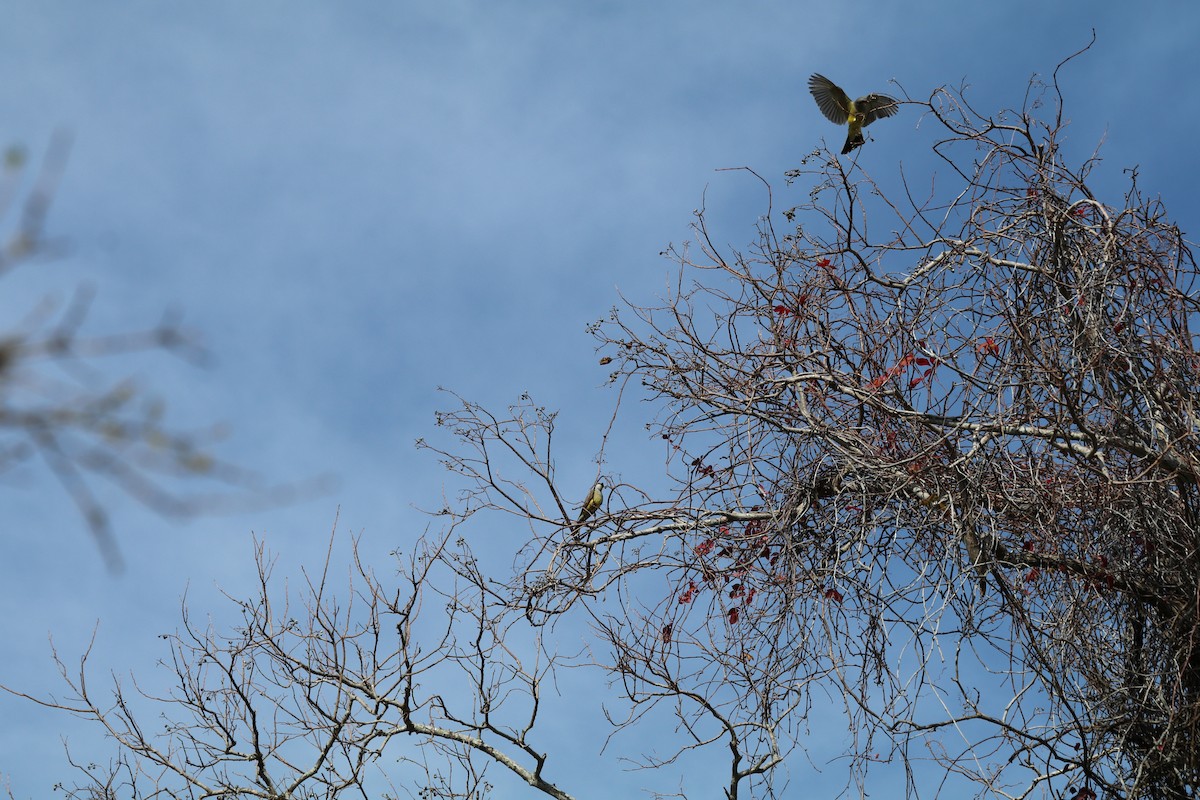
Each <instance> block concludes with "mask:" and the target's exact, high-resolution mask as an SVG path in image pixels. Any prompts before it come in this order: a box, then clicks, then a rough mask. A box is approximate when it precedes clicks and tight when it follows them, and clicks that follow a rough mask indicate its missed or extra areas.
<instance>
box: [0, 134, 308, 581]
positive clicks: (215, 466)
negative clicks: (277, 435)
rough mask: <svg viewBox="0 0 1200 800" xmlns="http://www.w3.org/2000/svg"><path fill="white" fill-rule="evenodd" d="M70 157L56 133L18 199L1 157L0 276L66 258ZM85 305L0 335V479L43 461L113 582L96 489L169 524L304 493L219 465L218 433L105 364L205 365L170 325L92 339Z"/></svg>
mask: <svg viewBox="0 0 1200 800" xmlns="http://www.w3.org/2000/svg"><path fill="white" fill-rule="evenodd" d="M69 145H70V140H69V137H68V136H67V135H66V134H65V133H61V132H60V133H59V134H57V135H56V136H55V137H54V138H53V139H52V140H51V142H50V146H49V147H48V149H47V152H46V155H45V157H44V158H43V159H42V161H41V164H40V167H38V169H37V174H36V175H35V176H34V179H33V180H32V182H31V188H30V189H29V190H27V191H22V189H21V187H22V185H23V183H24V182H25V181H24V173H25V172H26V170H28V169H29V164H28V159H27V157H26V154H25V151H24V150H23V149H22V148H19V147H13V148H10V149H9V150H8V151H7V152H6V153H5V155H4V163H3V170H2V172H0V221H4V222H8V223H9V225H8V226H7V229H6V230H5V231H4V237H5V240H4V242H3V244H0V275H4V274H6V273H8V272H9V271H11V270H14V269H17V268H26V269H33V268H46V267H47V266H48V265H49V262H51V261H53V260H54V259H55V258H58V257H61V255H62V254H63V251H64V249H65V248H64V244H63V243H62V242H61V241H60V240H58V239H57V238H55V237H51V236H47V235H46V233H45V228H46V217H47V214H48V212H49V209H50V205H51V202H52V200H53V198H54V193H55V189H56V187H57V185H58V180H59V177H60V175H61V173H62V171H63V169H64V167H65V165H66V161H67V154H68V150H69ZM94 296H95V292H94V290H93V288H92V287H90V286H86V285H85V286H81V287H78V288H77V289H76V290H75V291H74V293H73V295H72V296H71V297H70V299H69V300H67V301H65V302H64V301H62V300H61V299H56V298H52V297H47V298H43V299H42V300H41V301H40V302H37V303H35V304H33V306H32V307H31V308H30V310H29V313H27V314H26V315H25V316H24V317H23V318H22V319H20V320H18V321H15V322H14V323H13V324H11V325H9V326H7V327H6V329H5V330H4V331H2V332H0V472H2V471H12V470H15V469H17V468H18V467H20V466H21V465H23V464H25V463H27V462H31V461H33V462H36V461H41V462H42V463H43V464H44V465H45V466H46V467H47V468H48V469H49V470H50V472H51V473H52V474H53V475H54V477H55V478H56V479H57V481H58V483H59V484H60V485H61V487H62V488H63V489H64V490H65V491H66V492H67V494H68V495H69V496H70V498H71V500H72V501H73V502H74V503H75V505H76V506H77V507H78V509H79V512H80V514H81V515H82V516H83V519H84V520H85V522H86V524H87V526H88V529H89V530H90V531H91V533H92V535H93V537H94V538H95V540H96V542H97V545H98V547H99V550H100V553H101V555H102V556H103V557H104V559H105V561H106V562H107V564H108V567H109V568H110V569H111V570H113V571H118V570H120V569H121V565H122V559H121V555H120V549H119V548H118V546H117V542H116V538H115V537H114V535H113V531H112V525H111V522H110V519H109V514H108V512H107V511H106V508H105V503H104V502H103V501H102V499H101V495H100V494H98V492H97V490H96V487H95V484H96V481H97V479H100V480H102V481H106V482H109V483H112V484H115V485H116V486H118V487H119V488H120V489H121V490H123V491H124V492H125V493H126V494H128V495H130V496H132V497H133V498H135V499H136V500H138V501H139V502H141V503H144V504H145V505H146V506H148V507H150V508H152V509H154V510H155V511H157V512H158V513H161V514H163V515H166V516H170V517H177V518H178V517H190V516H194V515H196V514H198V513H202V512H208V511H214V510H220V509H223V508H246V507H249V506H262V505H264V504H270V505H275V504H278V503H280V502H284V501H286V500H288V499H289V498H291V497H293V496H294V495H295V493H296V492H297V491H300V490H301V487H300V486H296V485H291V486H271V485H269V484H268V483H267V482H266V481H264V480H263V479H262V478H260V477H259V476H256V475H254V474H253V473H251V472H249V471H247V470H245V469H242V468H239V467H237V466H235V465H234V464H231V463H228V462H226V461H224V460H222V459H220V458H219V457H218V456H217V455H216V451H217V444H218V443H219V441H220V439H221V438H222V432H221V427H220V426H216V425H214V426H211V427H210V428H208V429H195V430H189V429H187V428H183V427H178V426H176V425H174V424H172V423H169V422H168V421H167V418H166V409H167V404H166V402H165V401H164V400H163V399H162V398H161V397H160V396H158V395H156V394H155V393H154V391H153V389H152V388H151V387H146V386H140V385H138V384H137V383H136V382H135V381H133V380H132V379H130V378H128V377H124V376H121V375H118V374H115V372H114V370H113V369H112V368H111V367H109V366H108V365H107V364H105V363H104V361H105V359H106V358H111V357H113V356H120V355H127V354H130V353H144V352H149V351H154V350H160V351H165V352H167V353H170V354H172V355H174V356H177V357H179V358H182V359H185V360H186V361H188V362H191V363H194V364H198V365H199V364H203V363H204V362H205V361H206V359H207V354H206V352H205V351H204V349H203V348H202V347H201V346H200V345H199V343H198V340H197V337H195V336H194V335H192V334H190V333H189V332H188V331H187V330H185V329H184V328H183V327H182V326H181V324H180V318H179V315H178V314H174V313H169V314H166V315H165V316H164V317H163V319H162V320H161V321H160V322H159V323H158V324H156V325H153V326H151V327H149V328H145V329H141V330H129V331H121V332H119V333H105V334H94V333H90V332H86V331H85V327H86V322H87V317H88V312H89V309H90V307H91V304H92V302H93V299H94ZM198 480H203V481H210V482H211V484H212V486H213V487H214V488H213V490H211V491H208V492H203V491H197V490H196V489H195V488H194V485H195V484H196V483H197V482H198ZM317 485H319V482H317V483H314V484H313V487H309V488H314V487H315V486H317Z"/></svg>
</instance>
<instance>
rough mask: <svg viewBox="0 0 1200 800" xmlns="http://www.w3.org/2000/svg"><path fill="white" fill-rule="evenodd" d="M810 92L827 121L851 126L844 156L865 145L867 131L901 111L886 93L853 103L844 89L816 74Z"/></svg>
mask: <svg viewBox="0 0 1200 800" xmlns="http://www.w3.org/2000/svg"><path fill="white" fill-rule="evenodd" d="M808 90H809V91H810V92H812V96H813V99H814V100H816V101H817V108H819V109H821V113H822V114H824V115H825V118H826V119H828V120H829V121H830V122H832V123H834V124H836V125H845V124H846V123H850V130H849V133H848V135H847V136H846V144H845V146H844V147H842V155H846V154H847V153H849V152H850V151H851V150H853V149H854V148H856V147H860V146H861V145H862V143H863V142H864V141H865V140H864V139H863V132H862V129H863V128H865V127H867V126H868V125H870V124H871V123H872V122H874V121H875V120H877V119H882V118H883V117H890V116H892V115H893V114H895V113H896V112H897V111H899V110H900V106H899V104H898V103H897V102H896V99H895V98H894V97H888V96H887V95H886V94H868V95H863V96H862V97H860V98H858V99H857V100H851V99H850V95H848V94H846V93H845V92H844V91H842V89H841V87H840V86H838V85H837V84H836V83H834V82H833V81H831V80H829V78H826V77H825V76H824V75H819V74H817V73H815V72H814V73H813V75H812V77H810V78H809V79H808Z"/></svg>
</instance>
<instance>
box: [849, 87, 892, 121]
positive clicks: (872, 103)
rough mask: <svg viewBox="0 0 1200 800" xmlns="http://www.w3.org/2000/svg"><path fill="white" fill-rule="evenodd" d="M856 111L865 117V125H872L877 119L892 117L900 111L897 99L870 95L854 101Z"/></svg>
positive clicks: (882, 95)
mask: <svg viewBox="0 0 1200 800" xmlns="http://www.w3.org/2000/svg"><path fill="white" fill-rule="evenodd" d="M854 110H855V111H858V112H859V113H860V114H862V115H863V125H870V124H871V123H872V122H874V121H875V120H877V119H882V118H884V117H890V116H892V115H893V114H895V113H896V112H897V111H899V110H900V105H899V104H898V103H897V102H896V98H894V97H888V96H887V95H886V94H869V95H867V96H866V97H860V98H858V99H857V100H855V101H854Z"/></svg>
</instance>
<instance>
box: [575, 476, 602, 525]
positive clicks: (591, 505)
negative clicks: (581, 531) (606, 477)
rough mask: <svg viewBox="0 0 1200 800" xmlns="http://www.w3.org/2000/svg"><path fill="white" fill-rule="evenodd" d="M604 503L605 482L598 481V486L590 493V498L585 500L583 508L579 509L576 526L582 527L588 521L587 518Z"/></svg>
mask: <svg viewBox="0 0 1200 800" xmlns="http://www.w3.org/2000/svg"><path fill="white" fill-rule="evenodd" d="M603 502H604V481H596V485H595V486H593V487H592V490H591V491H590V492H588V496H587V497H586V498H584V501H583V508H581V509H579V519H577V520H575V524H576V525H580V524H582V523H584V522H586V521H587V518H588V517H590V516H591V515H592V514H595V513H596V511H597V510H598V509H599V508H600V505H601V504H602V503H603Z"/></svg>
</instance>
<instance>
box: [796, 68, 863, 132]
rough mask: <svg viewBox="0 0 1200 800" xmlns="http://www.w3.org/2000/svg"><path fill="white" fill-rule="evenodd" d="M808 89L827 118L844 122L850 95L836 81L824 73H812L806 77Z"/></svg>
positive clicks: (846, 117)
mask: <svg viewBox="0 0 1200 800" xmlns="http://www.w3.org/2000/svg"><path fill="white" fill-rule="evenodd" d="M808 90H809V91H810V92H812V96H813V99H814V100H816V101H817V108H819V109H821V113H822V114H824V115H825V118H826V119H827V120H829V121H830V122H833V123H835V124H837V125H845V124H846V120H848V119H849V118H850V97H849V95H847V94H846V93H845V92H843V91H842V90H841V89H840V88H839V87H838V85H837V84H836V83H834V82H833V81H831V80H829V78H826V77H825V76H824V75H818V74H816V73H813V75H812V77H811V78H809V79H808ZM872 96H874V95H872Z"/></svg>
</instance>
